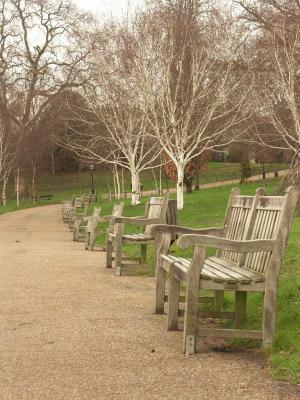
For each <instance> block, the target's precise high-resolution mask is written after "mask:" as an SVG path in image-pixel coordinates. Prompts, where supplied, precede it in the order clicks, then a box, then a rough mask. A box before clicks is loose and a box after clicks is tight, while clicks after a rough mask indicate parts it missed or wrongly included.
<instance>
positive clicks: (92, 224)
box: [86, 207, 101, 232]
mask: <svg viewBox="0 0 300 400" xmlns="http://www.w3.org/2000/svg"><path fill="white" fill-rule="evenodd" d="M100 212H101V207H95V208H94V210H93V213H92V215H91V217H90V218H89V220H88V223H87V227H86V230H87V232H92V231H93V230H95V229H96V227H97V223H98V220H99V216H100Z"/></svg>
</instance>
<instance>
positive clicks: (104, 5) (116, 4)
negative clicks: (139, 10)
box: [72, 0, 144, 18]
mask: <svg viewBox="0 0 300 400" xmlns="http://www.w3.org/2000/svg"><path fill="white" fill-rule="evenodd" d="M72 1H73V2H74V3H75V4H77V6H78V7H79V8H81V9H83V10H86V11H90V12H92V13H94V14H96V15H97V16H98V17H99V18H101V17H102V16H105V17H110V16H122V15H124V14H125V13H126V11H127V10H128V6H129V8H130V9H131V10H132V9H134V8H135V7H137V6H141V5H142V4H143V3H144V1H143V0H72Z"/></svg>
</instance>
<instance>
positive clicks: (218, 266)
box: [205, 259, 251, 283]
mask: <svg viewBox="0 0 300 400" xmlns="http://www.w3.org/2000/svg"><path fill="white" fill-rule="evenodd" d="M218 261H219V262H216V261H215V260H213V259H207V260H205V265H211V266H212V267H213V268H214V269H215V270H218V271H221V272H223V273H225V274H227V275H228V276H229V277H231V278H232V279H233V281H234V282H240V283H249V282H251V279H249V277H246V276H245V275H242V274H241V273H240V272H239V270H235V271H234V270H232V269H230V268H227V266H226V265H223V264H222V260H218ZM228 282H230V281H228Z"/></svg>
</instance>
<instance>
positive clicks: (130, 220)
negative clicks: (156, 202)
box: [110, 217, 160, 226]
mask: <svg viewBox="0 0 300 400" xmlns="http://www.w3.org/2000/svg"><path fill="white" fill-rule="evenodd" d="M110 221H111V222H112V223H113V224H133V225H141V226H145V225H152V224H157V223H158V222H159V221H160V219H159V218H145V217H113V218H111V220H110Z"/></svg>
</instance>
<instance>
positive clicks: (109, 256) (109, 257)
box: [106, 239, 113, 268]
mask: <svg viewBox="0 0 300 400" xmlns="http://www.w3.org/2000/svg"><path fill="white" fill-rule="evenodd" d="M112 252H113V243H112V241H111V240H109V239H107V241H106V268H112Z"/></svg>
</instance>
